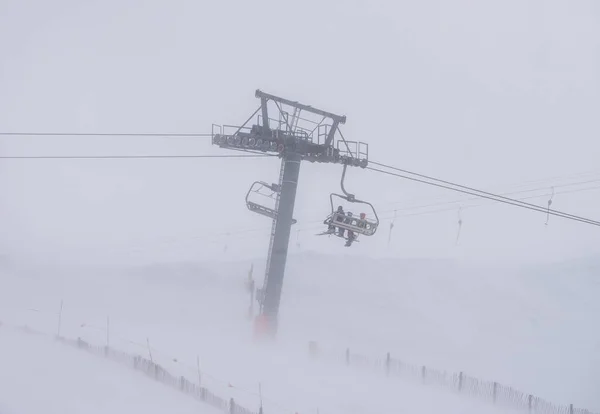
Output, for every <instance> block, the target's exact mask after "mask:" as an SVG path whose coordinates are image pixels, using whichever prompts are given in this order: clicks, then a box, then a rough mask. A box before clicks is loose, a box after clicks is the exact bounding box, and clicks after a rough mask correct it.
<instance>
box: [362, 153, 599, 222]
mask: <svg viewBox="0 0 600 414" xmlns="http://www.w3.org/2000/svg"><path fill="white" fill-rule="evenodd" d="M373 164H376V163H373ZM376 165H380V164H378V163H377V164H376ZM386 167H387V168H391V169H397V168H395V167H389V166H386ZM366 168H367V169H369V170H372V171H375V172H379V173H382V174H387V175H391V176H395V177H399V178H404V179H407V180H411V181H415V182H420V183H423V184H427V185H431V186H435V187H439V188H445V189H447V190H451V191H456V192H459V193H464V194H470V195H473V196H477V197H480V198H485V199H489V200H493V201H497V202H500V203H504V204H509V205H513V206H516V207H521V208H525V209H528V210H533V211H540V212H544V213H547V214H549V215H553V216H558V217H562V218H566V219H570V220H574V221H579V222H582V223H586V224H591V225H594V226H600V222H598V221H595V220H591V219H587V218H584V217H580V216H576V215H573V214H568V213H563V212H560V211H556V210H550V209H545V208H543V207H541V206H536V205H535V204H530V203H525V202H522V201H519V200H515V199H511V198H508V197H503V196H498V195H496V194H492V193H488V192H484V191H481V192H479V193H478V191H479V190H476V189H470V188H469V187H465V186H461V185H457V184H453V183H449V182H446V183H448V184H450V185H454V187H451V186H450V185H443V184H439V183H436V182H432V181H426V180H423V179H419V178H415V177H410V176H407V175H403V174H398V173H394V172H390V171H385V170H381V169H378V168H373V167H366ZM397 170H400V169H399V168H398V169H397ZM401 171H402V170H401ZM415 175H417V174H415ZM419 176H422V175H419ZM435 180H436V181H439V182H444V181H442V180H438V179H435ZM456 187H461V188H467V190H464V189H461V188H456Z"/></svg>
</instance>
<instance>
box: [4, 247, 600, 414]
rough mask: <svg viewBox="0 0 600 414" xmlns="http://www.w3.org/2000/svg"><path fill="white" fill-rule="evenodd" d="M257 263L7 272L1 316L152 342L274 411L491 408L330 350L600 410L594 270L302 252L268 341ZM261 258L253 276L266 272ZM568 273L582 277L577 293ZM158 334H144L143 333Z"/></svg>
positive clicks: (181, 369) (115, 339) (171, 361)
mask: <svg viewBox="0 0 600 414" xmlns="http://www.w3.org/2000/svg"><path fill="white" fill-rule="evenodd" d="M248 266H249V263H248V262H228V263H202V264H185V265H159V266H149V267H144V268H139V269H134V270H132V269H128V270H122V271H119V272H116V271H112V272H110V271H104V272H91V271H90V272H88V271H85V270H82V269H78V270H77V272H73V273H69V272H68V270H66V269H63V270H62V271H61V272H60V273H57V272H54V271H52V270H50V269H45V270H44V271H29V272H25V273H24V272H18V275H16V274H15V275H13V276H5V280H4V283H6V284H8V285H10V286H11V291H10V292H9V291H7V290H2V291H0V303H1V304H2V305H0V311H1V312H2V314H3V315H5V317H6V318H8V319H10V320H11V321H14V322H16V323H28V324H30V325H33V326H35V327H36V328H38V329H44V330H46V331H48V332H55V331H56V328H57V321H58V315H57V313H58V309H59V306H60V301H61V300H64V307H63V314H62V328H61V330H62V332H63V334H65V335H67V336H71V337H74V336H82V337H84V338H85V339H87V340H90V341H94V342H96V343H99V344H102V343H105V342H106V340H107V338H106V326H107V322H108V321H107V317H108V318H109V320H110V321H109V322H108V323H109V325H110V329H109V333H110V335H109V341H110V344H111V346H115V347H118V348H120V349H125V350H128V351H130V352H137V353H142V354H147V353H148V349H147V346H148V342H149V343H150V346H151V350H152V353H153V355H154V358H155V359H156V360H158V361H159V362H160V363H161V364H163V365H164V366H166V367H167V368H168V369H170V370H172V371H173V372H175V373H182V374H185V375H187V376H188V377H191V378H194V375H197V365H196V362H197V358H199V360H200V366H201V371H202V376H203V377H202V378H203V381H204V383H205V384H206V385H207V386H208V387H209V388H210V389H211V390H213V391H214V392H216V393H218V394H219V395H221V396H222V397H224V398H229V397H234V398H235V399H236V400H237V401H239V402H240V403H242V404H244V405H245V406H247V407H250V408H257V407H258V404H259V396H258V389H259V383H260V384H261V386H262V393H263V399H264V405H265V408H266V409H267V410H268V412H295V411H298V412H314V411H315V410H316V409H317V408H319V410H320V412H327V413H338V412H339V413H342V412H343V413H347V412H348V411H352V407H354V408H353V409H354V411H353V412H369V411H373V410H376V411H378V412H382V413H383V412H397V411H398V410H402V409H405V410H409V411H411V412H413V413H419V412H431V411H432V410H434V409H435V410H438V411H441V410H443V411H444V413H452V412H461V413H466V412H469V411H471V410H477V412H479V413H481V412H485V411H489V410H492V407H488V406H487V405H481V404H480V403H478V402H474V401H471V400H468V399H464V398H461V397H458V396H455V395H453V394H449V393H445V392H439V391H437V390H436V389H429V388H424V387H421V386H419V385H415V386H412V385H407V384H404V383H402V382H400V381H397V380H394V379H386V378H385V377H384V376H383V375H380V374H378V373H368V374H367V373H365V372H360V371H357V370H353V369H347V368H346V367H344V366H343V364H341V363H339V364H338V363H337V362H336V361H332V362H333V363H332V364H329V365H320V364H318V363H311V362H310V360H309V359H308V357H307V343H308V341H309V340H315V341H317V342H319V345H320V346H322V347H323V348H327V349H333V350H337V351H339V361H340V362H341V361H342V359H343V353H344V350H345V348H346V347H350V348H351V349H352V350H353V352H357V353H360V354H364V355H366V356H371V357H373V358H377V357H381V356H382V355H383V354H384V353H385V352H388V351H389V352H391V353H392V355H393V356H394V357H396V358H398V359H401V360H404V361H406V362H410V363H414V364H425V365H428V366H431V367H434V368H440V369H447V370H450V371H465V372H466V373H468V374H470V375H472V376H476V377H481V378H483V379H488V380H495V381H498V382H500V383H502V384H506V385H509V386H513V387H515V388H518V389H521V390H523V391H524V392H530V393H533V394H535V395H537V396H539V397H542V398H545V399H547V400H550V401H553V402H556V403H557V404H570V403H573V404H575V406H579V407H585V408H589V409H591V410H594V411H598V410H599V408H600V401H599V400H598V395H597V392H596V391H597V387H596V386H595V384H598V380H599V379H600V378H599V374H598V373H599V372H600V369H599V368H600V363H599V362H600V361H599V359H598V351H599V349H598V346H599V344H600V340H599V339H600V337H599V334H598V333H597V332H596V331H595V330H593V329H589V328H590V326H593V323H594V321H595V320H597V315H598V314H599V313H598V311H599V310H600V309H599V308H598V305H596V304H595V302H594V301H593V298H594V296H597V294H598V293H599V292H598V285H597V283H596V284H594V283H593V280H594V279H593V278H590V277H589V273H585V272H584V276H582V275H581V274H575V273H574V274H571V275H570V278H571V279H570V280H569V283H568V284H566V281H565V279H564V276H563V275H564V274H565V273H564V272H566V270H565V269H561V270H560V272H558V271H557V272H556V273H550V271H548V269H543V272H541V273H540V272H539V271H538V272H537V273H536V272H534V271H533V270H531V269H529V270H527V271H521V272H516V271H515V270H514V269H499V268H495V269H491V268H472V267H465V266H460V265H458V264H456V263H452V262H447V261H430V260H422V261H402V260H392V259H389V260H387V259H379V260H374V259H365V258H355V257H352V256H351V255H348V256H346V257H334V256H323V255H318V254H311V253H306V254H303V255H299V256H292V257H290V261H289V263H288V272H287V276H286V281H285V286H284V294H283V298H282V309H281V323H280V325H281V329H280V334H279V336H278V339H277V342H276V343H273V344H268V343H257V342H255V341H254V340H253V339H252V325H251V323H250V322H249V321H248V319H247V311H248V306H249V298H248V296H247V294H246V292H245V291H244V286H243V281H244V279H245V277H246V274H247V270H248ZM260 267H261V261H257V262H256V267H255V277H256V278H257V279H258V284H260V283H262V274H261V273H262V272H261V269H260ZM565 284H566V285H568V286H569V287H570V288H569V290H567V289H565ZM147 340H148V342H147Z"/></svg>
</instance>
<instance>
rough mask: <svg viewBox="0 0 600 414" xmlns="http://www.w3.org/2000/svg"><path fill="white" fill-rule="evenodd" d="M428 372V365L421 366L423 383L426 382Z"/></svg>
mask: <svg viewBox="0 0 600 414" xmlns="http://www.w3.org/2000/svg"><path fill="white" fill-rule="evenodd" d="M426 373H427V367H425V365H423V366H422V367H421V379H422V380H423V384H425V376H426Z"/></svg>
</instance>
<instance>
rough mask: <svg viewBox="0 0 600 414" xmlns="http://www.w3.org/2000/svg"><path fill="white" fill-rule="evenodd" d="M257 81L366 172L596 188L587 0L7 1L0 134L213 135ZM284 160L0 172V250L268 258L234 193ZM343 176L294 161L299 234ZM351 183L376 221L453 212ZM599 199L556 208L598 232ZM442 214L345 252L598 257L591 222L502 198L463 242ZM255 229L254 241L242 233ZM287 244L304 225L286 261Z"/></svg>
mask: <svg viewBox="0 0 600 414" xmlns="http://www.w3.org/2000/svg"><path fill="white" fill-rule="evenodd" d="M257 88H260V89H263V90H265V91H267V92H270V93H274V94H277V95H281V96H285V97H288V98H290V99H293V100H298V101H301V102H303V103H307V104H310V105H313V106H317V107H320V108H323V109H325V110H329V111H332V112H336V113H341V114H345V115H347V117H348V121H347V124H346V125H345V127H344V134H345V136H346V138H348V139H352V140H361V141H366V142H368V143H369V144H370V156H371V158H372V159H373V160H377V161H380V162H386V163H390V164H393V165H397V166H399V167H403V168H407V169H413V170H416V171H418V172H422V173H425V174H431V175H436V176H439V177H441V178H445V179H448V180H455V181H458V182H461V183H464V184H467V185H473V186H478V187H481V188H485V189H488V188H489V189H492V190H497V191H505V190H507V191H510V190H514V189H516V185H517V184H519V183H520V182H522V181H529V180H537V179H544V178H549V177H563V176H567V175H570V174H573V173H579V172H587V171H594V170H595V171H596V174H595V175H590V176H585V177H583V178H579V179H575V181H577V180H579V181H582V180H584V179H585V180H591V179H598V178H600V168H598V167H597V165H598V163H597V158H598V153H599V151H600V144H599V143H598V140H597V138H598V136H599V132H600V124H599V123H598V113H599V110H600V5H599V4H598V3H597V2H594V1H548V0H546V1H516V0H514V1H494V2H479V1H463V0H461V1H454V2H446V1H421V2H412V1H411V2H409V1H402V2H401V1H319V2H317V1H314V0H310V1H304V2H302V3H298V2H282V1H277V2H276V1H266V0H259V1H253V2H246V1H220V2H196V1H177V0H173V1H168V2H166V1H164V2H160V1H145V2H142V1H129V2H119V1H114V0H111V1H88V2H75V1H55V2H42V1H24V0H23V1H16V0H4V1H2V2H1V3H0V130H1V131H85V132H113V131H118V132H124V131H128V132H210V126H211V124H212V123H229V124H232V123H241V122H243V121H244V120H245V119H246V118H247V117H248V116H249V114H250V113H251V112H252V111H253V109H254V108H255V107H256V106H257V104H258V100H257V99H256V98H254V90H255V89H257ZM224 152H225V150H219V149H217V148H213V147H211V146H210V143H209V141H208V140H206V139H189V138H185V139H182V138H172V139H150V138H147V139H133V138H111V139H106V138H103V139H91V138H77V139H73V138H7V137H2V138H0V153H1V154H2V155H25V154H27V155H35V154H57V155H58V154H61V155H62V154H165V153H174V154H175V153H176V154H192V153H193V154H208V153H211V154H212V153H224ZM278 168H279V164H278V161H277V160H266V159H256V160H254V159H250V160H129V161H122V160H102V161H100V160H98V161H95V160H94V161H90V160H87V161H86V160H80V161H57V160H43V161H39V160H38V161H32V160H30V161H25V160H0V189H1V191H0V220H1V221H0V225H1V227H2V232H1V236H0V242H1V246H2V249H3V250H4V251H5V252H6V253H8V254H13V255H17V256H20V257H36V258H38V259H43V260H47V259H50V258H55V259H57V258H60V259H61V260H63V261H70V260H79V259H82V260H102V261H120V260H130V259H133V260H143V261H147V260H159V261H160V260H188V259H189V260H193V259H197V258H200V257H216V256H218V255H220V254H222V250H223V245H224V243H225V241H226V239H227V238H226V237H224V236H222V235H219V234H221V233H226V232H231V233H232V235H231V236H230V237H229V241H228V242H227V243H228V245H229V253H228V254H229V255H231V257H239V256H241V255H263V254H265V250H266V248H267V245H268V231H269V229H270V223H269V221H268V219H265V218H263V217H254V216H253V215H252V214H251V213H250V212H248V211H247V210H246V208H245V206H244V203H243V197H244V195H245V191H246V190H247V188H248V186H249V185H250V184H251V182H252V181H254V180H266V181H275V180H276V178H277V174H278ZM340 174H341V167H339V166H333V165H315V164H308V163H305V164H304V165H303V166H302V168H301V178H300V186H299V193H298V198H297V200H298V202H297V205H296V213H295V216H296V218H297V219H298V220H299V222H298V224H297V225H296V227H297V229H301V230H302V229H307V228H314V227H315V223H314V221H315V220H316V221H317V226H318V220H322V219H323V218H324V216H325V215H326V214H327V212H328V208H329V206H328V194H329V193H330V192H331V191H338V189H339V183H338V182H339V176H340ZM560 183H561V181H560V180H558V179H555V180H546V181H545V182H544V183H543V184H541V185H533V186H532V187H530V188H536V187H540V186H547V187H548V191H547V193H549V192H550V190H549V187H550V186H551V185H552V184H560ZM596 186H598V183H596ZM347 187H348V189H349V190H351V191H352V192H354V193H356V195H357V196H359V197H360V198H366V199H368V200H370V201H372V202H373V203H374V204H375V205H376V207H378V209H379V211H380V212H382V214H381V215H382V217H383V218H390V217H391V216H393V210H394V209H401V208H403V207H406V206H410V205H419V204H428V203H429V202H431V201H432V200H433V201H440V200H441V201H444V200H454V199H457V195H454V194H451V193H447V192H446V191H445V190H441V189H430V188H425V187H423V186H420V185H416V184H412V183H409V182H405V181H403V180H400V179H396V178H393V177H386V176H383V175H381V174H376V173H373V172H370V171H361V170H352V171H351V172H350V173H349V176H348V182H347ZM587 187H594V184H588V185H587ZM578 188H585V186H579V187H573V188H568V189H578ZM517 189H518V188H517ZM568 189H565V191H566V190H568ZM559 191H561V190H560V189H558V188H557V192H559ZM543 193H544V192H543V191H542V192H538V193H537V194H543ZM526 195H527V194H526ZM458 198H459V199H460V197H458ZM547 199H548V197H547V196H543V197H541V198H539V199H532V200H528V201H530V202H534V203H537V204H542V205H545V204H546V202H547ZM599 206H600V189H596V190H594V191H584V192H575V193H569V194H562V195H561V194H557V195H556V196H555V198H554V203H553V207H554V208H556V209H559V210H564V211H568V212H571V213H574V214H580V215H584V216H588V217H591V218H595V219H600V209H599V208H598V207H599ZM442 207H444V208H445V207H447V206H442ZM450 207H452V206H450ZM454 207H456V208H454V209H452V210H448V211H444V212H437V213H435V214H429V215H418V216H411V217H399V218H398V219H397V221H396V227H395V229H394V231H395V233H394V241H393V244H392V248H391V249H389V250H388V249H387V248H386V244H387V228H388V225H389V221H384V222H383V223H382V226H381V230H380V232H378V234H377V235H376V236H374V237H372V238H371V239H367V238H363V239H362V240H361V243H358V244H357V245H356V246H353V247H352V249H353V253H354V254H368V255H375V254H393V255H396V256H401V257H414V256H427V257H455V258H463V259H466V260H481V259H483V260H504V259H507V260H514V261H516V260H519V261H520V260H534V261H540V260H541V261H548V260H555V259H566V258H570V257H574V256H580V255H586V254H598V253H599V248H598V246H599V245H600V243H599V242H600V230H599V229H598V228H596V227H592V226H586V225H584V224H580V223H575V222H568V221H564V220H561V219H558V218H551V219H550V224H549V226H548V227H545V226H544V222H545V219H546V218H545V216H544V215H542V214H539V213H533V212H528V211H524V210H517V209H515V208H514V207H509V206H494V207H485V208H484V207H479V208H474V209H466V210H464V211H463V213H462V217H463V228H462V234H461V239H460V243H459V245H458V246H455V245H454V240H455V238H456V227H457V211H458V205H455V206H454ZM421 211H423V210H416V211H414V210H413V211H405V212H404V213H414V212H421ZM399 214H400V212H399ZM248 229H263V231H259V232H256V231H255V232H246V233H238V234H235V233H236V232H239V231H241V230H248ZM315 232H317V230H314V229H311V230H304V231H301V232H300V238H299V241H300V242H301V246H302V248H303V249H319V250H322V251H329V252H332V253H340V252H344V253H345V252H347V250H346V249H344V248H343V247H341V246H342V244H341V243H340V242H339V240H330V239H326V238H316V237H312V234H313V233H315ZM295 240H296V230H294V232H293V236H292V243H291V245H292V250H294V249H296V247H295Z"/></svg>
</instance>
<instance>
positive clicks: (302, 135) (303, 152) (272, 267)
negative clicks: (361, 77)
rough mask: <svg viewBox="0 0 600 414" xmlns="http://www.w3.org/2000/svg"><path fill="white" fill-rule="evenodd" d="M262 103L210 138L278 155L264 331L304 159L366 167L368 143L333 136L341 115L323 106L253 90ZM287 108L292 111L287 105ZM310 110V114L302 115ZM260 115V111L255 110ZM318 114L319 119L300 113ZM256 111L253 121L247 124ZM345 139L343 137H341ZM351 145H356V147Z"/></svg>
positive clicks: (277, 296) (268, 330) (273, 306)
mask: <svg viewBox="0 0 600 414" xmlns="http://www.w3.org/2000/svg"><path fill="white" fill-rule="evenodd" d="M256 97H257V98H259V99H260V102H261V103H260V106H259V107H258V109H256V111H255V112H254V113H253V114H252V115H251V116H250V118H248V120H247V121H246V122H245V123H244V124H243V125H242V126H239V127H237V126H228V125H223V126H221V125H213V132H212V143H213V145H218V146H219V147H221V148H228V149H235V150H246V151H260V152H264V153H271V154H274V155H278V156H279V157H280V158H281V168H280V173H279V183H278V185H279V190H280V191H279V192H277V195H276V202H275V211H276V216H275V217H274V218H273V224H272V228H271V237H270V241H269V252H268V255H267V264H266V271H265V281H264V285H263V287H262V288H261V289H259V291H258V294H257V300H258V301H259V303H260V314H259V316H258V318H257V325H256V327H257V328H258V329H259V330H260V331H261V332H263V333H265V334H270V335H274V334H275V333H276V331H277V327H278V326H277V325H278V313H279V305H280V302H281V293H282V288H283V279H284V275H285V268H286V262H287V253H288V246H289V241H290V232H291V227H292V223H293V218H292V216H293V213H294V204H295V201H296V191H297V188H298V179H299V176H300V164H301V162H302V161H310V162H321V163H335V164H343V165H348V166H357V167H362V168H365V167H366V166H367V164H368V156H367V155H365V154H368V150H367V151H366V152H365V151H364V150H363V151H361V150H360V149H361V148H365V147H367V144H364V143H361V142H354V141H345V140H343V148H340V145H339V144H340V142H341V141H337V145H336V141H335V135H336V132H337V131H338V127H339V125H340V124H344V123H345V122H346V117H345V116H340V115H336V114H333V113H331V112H326V111H323V110H320V109H317V108H313V107H311V106H308V105H303V104H300V103H298V102H294V101H290V100H288V99H284V98H280V97H277V96H275V95H270V94H267V93H264V92H262V91H260V90H257V91H256ZM269 103H270V104H271V106H273V104H274V106H275V108H276V110H277V112H278V114H279V116H278V118H269ZM287 108H291V109H290V111H293V112H292V114H291V115H290V112H288V111H286V110H285V109H287ZM303 114H308V115H303ZM257 115H258V116H257ZM301 115H303V116H312V117H318V118H317V119H318V120H311V119H307V118H305V117H303V116H301ZM255 116H257V122H256V123H255V124H253V125H252V126H247V124H248V123H249V122H250V121H251V120H252V119H254V117H255ZM342 139H343V138H342ZM352 148H355V149H354V150H353V149H352Z"/></svg>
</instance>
